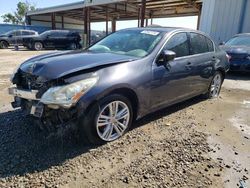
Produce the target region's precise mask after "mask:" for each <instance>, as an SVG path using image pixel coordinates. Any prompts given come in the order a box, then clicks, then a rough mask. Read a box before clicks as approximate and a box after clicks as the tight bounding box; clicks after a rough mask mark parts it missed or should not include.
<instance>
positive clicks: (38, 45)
mask: <svg viewBox="0 0 250 188" xmlns="http://www.w3.org/2000/svg"><path fill="white" fill-rule="evenodd" d="M80 41H81V36H80V34H79V33H78V32H75V31H68V30H50V31H45V32H43V33H42V34H40V35H39V36H34V37H27V38H24V39H23V45H24V46H25V47H27V48H28V49H33V50H42V49H61V48H63V49H71V50H75V49H79V48H80V47H81V45H80Z"/></svg>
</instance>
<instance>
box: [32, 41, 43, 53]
mask: <svg viewBox="0 0 250 188" xmlns="http://www.w3.org/2000/svg"><path fill="white" fill-rule="evenodd" d="M33 49H34V50H36V51H39V50H42V49H43V44H42V43H41V42H34V44H33Z"/></svg>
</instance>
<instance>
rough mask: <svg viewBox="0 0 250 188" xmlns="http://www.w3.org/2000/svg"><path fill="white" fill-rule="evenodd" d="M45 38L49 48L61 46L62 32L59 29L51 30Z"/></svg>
mask: <svg viewBox="0 0 250 188" xmlns="http://www.w3.org/2000/svg"><path fill="white" fill-rule="evenodd" d="M45 40H46V46H47V47H49V48H57V47H59V46H60V34H59V32H57V31H50V33H49V34H48V35H47V37H46V39H45Z"/></svg>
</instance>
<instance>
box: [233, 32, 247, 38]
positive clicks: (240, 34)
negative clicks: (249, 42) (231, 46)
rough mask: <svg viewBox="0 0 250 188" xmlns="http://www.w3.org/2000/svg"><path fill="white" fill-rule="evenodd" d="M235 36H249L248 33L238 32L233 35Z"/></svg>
mask: <svg viewBox="0 0 250 188" xmlns="http://www.w3.org/2000/svg"><path fill="white" fill-rule="evenodd" d="M236 36H250V33H239V34H237V35H235V37H236Z"/></svg>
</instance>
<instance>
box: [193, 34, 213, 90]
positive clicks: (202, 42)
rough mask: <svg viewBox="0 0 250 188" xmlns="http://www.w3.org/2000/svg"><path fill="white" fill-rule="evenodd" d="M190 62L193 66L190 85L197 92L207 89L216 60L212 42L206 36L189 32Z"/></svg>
mask: <svg viewBox="0 0 250 188" xmlns="http://www.w3.org/2000/svg"><path fill="white" fill-rule="evenodd" d="M189 36H190V50H191V56H190V62H192V67H193V74H194V75H193V78H194V79H193V82H192V84H191V87H192V89H193V91H194V92H195V93H197V94H200V93H203V92H205V91H206V90H207V89H208V85H209V84H210V78H211V76H212V74H213V72H214V70H213V69H214V68H213V65H214V63H215V62H216V56H215V52H214V44H213V42H212V41H211V40H210V39H209V38H207V37H206V36H204V35H202V34H199V33H194V32H190V33H189Z"/></svg>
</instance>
